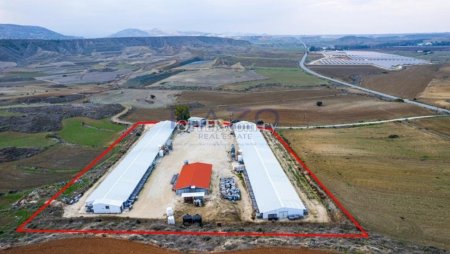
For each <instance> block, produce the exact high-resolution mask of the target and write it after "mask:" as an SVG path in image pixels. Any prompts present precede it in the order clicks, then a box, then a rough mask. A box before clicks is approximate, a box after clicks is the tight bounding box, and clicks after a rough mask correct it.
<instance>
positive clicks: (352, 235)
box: [16, 121, 369, 238]
mask: <svg viewBox="0 0 450 254" xmlns="http://www.w3.org/2000/svg"><path fill="white" fill-rule="evenodd" d="M157 122H158V121H140V122H136V123H134V124H133V125H132V126H131V127H130V128H128V129H127V131H125V132H124V133H123V134H122V135H121V136H120V137H119V138H118V139H117V140H115V141H114V142H113V143H112V144H111V145H110V146H109V147H108V148H107V149H106V150H104V151H103V152H102V153H101V154H100V155H99V156H97V158H95V159H94V160H93V161H91V162H90V163H89V164H88V165H87V166H86V167H85V168H84V169H82V170H81V171H80V172H78V174H76V175H75V177H74V178H72V180H70V181H69V182H68V183H67V184H66V185H64V187H62V188H61V189H60V190H59V191H58V192H57V193H56V194H54V195H53V196H52V197H51V198H50V199H49V200H47V201H46V202H45V203H44V204H43V205H42V206H41V207H39V209H38V210H36V211H35V212H34V213H33V214H32V215H31V216H30V217H29V218H28V219H27V220H25V221H24V222H23V223H22V224H21V225H20V226H19V227H18V228H17V229H16V232H20V233H80V234H114V235H122V234H139V235H196V236H200V235H209V236H259V237H261V236H265V237H322V238H368V237H369V234H368V233H367V231H365V230H364V228H363V227H362V226H361V225H360V224H359V223H358V221H357V220H356V219H355V218H354V217H353V215H351V214H350V212H349V211H347V209H345V207H344V206H343V205H342V204H341V202H339V200H338V199H337V198H336V197H335V196H334V195H333V194H332V193H331V192H330V191H329V190H328V188H327V187H325V185H324V184H323V183H322V182H321V181H320V180H319V178H317V176H316V175H315V174H314V173H313V172H312V171H311V170H310V169H309V168H308V166H307V165H306V164H305V163H304V162H303V160H302V159H300V157H299V156H298V155H297V154H296V153H295V152H294V150H293V149H292V148H291V147H290V146H289V144H288V143H287V142H286V141H285V140H284V139H283V138H282V137H281V136H280V135H279V134H278V133H277V132H276V131H275V130H273V129H268V130H270V131H271V133H272V134H273V135H274V136H275V137H276V138H277V139H278V141H279V142H280V143H281V144H282V145H283V146H284V147H285V148H286V150H287V151H288V152H289V153H290V154H291V155H292V156H293V157H294V159H295V160H297V162H298V163H299V164H300V165H301V166H302V167H303V168H304V169H305V170H306V171H307V172H308V174H309V175H310V176H311V178H312V179H313V180H314V181H315V182H316V183H317V184H318V185H319V187H320V188H321V189H322V190H323V191H324V192H325V193H326V194H327V195H328V197H329V198H330V199H331V200H332V201H333V202H334V204H335V205H336V206H337V207H338V208H339V209H340V210H341V211H342V212H343V213H344V215H345V216H346V217H347V218H348V219H349V220H350V221H351V222H352V223H353V224H354V225H355V227H356V228H357V229H358V230H359V231H360V233H358V234H356V233H340V234H339V233H288V232H245V231H244V232H208V231H203V232H199V231H154V230H101V229H99V230H97V229H89V230H88V229H86V230H83V229H30V228H26V226H27V225H28V224H30V223H31V221H33V220H34V219H35V218H36V217H37V216H38V215H39V214H40V213H41V212H42V211H43V210H44V209H46V208H47V207H48V206H49V205H50V203H51V202H52V201H53V200H55V199H56V198H58V197H59V196H60V195H61V194H62V193H64V192H65V191H66V190H67V188H69V187H70V186H72V185H73V184H74V183H75V182H76V181H77V180H78V179H79V178H80V177H82V176H83V175H84V174H85V173H86V172H87V171H89V170H90V169H91V168H93V167H94V166H95V165H96V164H97V163H98V162H99V161H100V160H101V159H102V158H103V157H104V156H105V155H106V154H107V153H109V152H110V151H111V150H112V149H113V148H114V147H115V146H116V145H117V144H118V143H120V142H121V141H122V140H123V139H124V138H125V137H126V136H128V135H129V134H130V133H131V132H132V131H133V130H134V129H135V128H136V127H137V126H139V125H142V124H155V123H157Z"/></svg>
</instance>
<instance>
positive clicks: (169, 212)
mask: <svg viewBox="0 0 450 254" xmlns="http://www.w3.org/2000/svg"><path fill="white" fill-rule="evenodd" d="M166 214H167V216H173V208H172V207H167V209H166Z"/></svg>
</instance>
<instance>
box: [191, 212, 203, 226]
mask: <svg viewBox="0 0 450 254" xmlns="http://www.w3.org/2000/svg"><path fill="white" fill-rule="evenodd" d="M192 223H198V224H202V216H201V215H200V214H196V215H194V216H192Z"/></svg>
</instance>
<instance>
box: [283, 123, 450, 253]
mask: <svg viewBox="0 0 450 254" xmlns="http://www.w3.org/2000/svg"><path fill="white" fill-rule="evenodd" d="M433 121H444V122H443V123H441V124H437V126H441V127H439V128H438V129H441V130H442V129H448V127H446V125H447V124H448V119H447V118H442V119H439V118H437V119H434V120H433ZM447 131H448V130H447ZM283 134H284V136H285V137H286V138H287V139H288V140H289V141H290V143H291V145H292V146H293V148H294V149H295V150H296V151H297V152H298V153H299V155H300V156H302V157H303V159H304V160H305V162H306V163H307V164H308V165H309V167H310V168H311V170H313V171H314V172H315V173H316V174H317V175H318V177H319V178H320V179H321V180H322V181H323V182H324V184H325V185H326V186H327V187H328V188H329V189H330V190H331V191H332V192H333V193H334V194H335V195H336V196H337V197H338V198H339V199H340V200H341V202H342V203H343V204H344V205H345V207H347V208H348V209H349V210H350V212H352V214H353V215H355V216H356V218H357V219H358V221H359V222H360V223H361V224H362V225H363V226H364V227H366V228H367V229H369V232H378V233H383V234H387V235H390V236H393V237H395V238H398V239H402V240H407V241H414V242H420V243H422V244H429V245H432V246H440V247H443V248H449V247H450V242H449V239H450V230H448V229H449V228H450V226H449V225H450V217H449V216H448V209H447V208H448V207H449V206H450V203H449V199H448V196H449V195H450V192H449V189H448V188H447V187H446V186H448V185H449V183H450V171H449V167H448V165H450V157H449V153H448V152H447V151H448V150H449V149H450V141H449V139H443V138H442V136H441V135H437V134H436V133H432V132H430V131H427V130H421V129H419V128H417V126H414V125H410V124H400V123H389V124H383V125H377V126H367V127H358V128H349V129H317V130H306V131H305V130H301V131H285V132H283ZM392 134H396V135H398V136H399V137H398V138H389V135H392Z"/></svg>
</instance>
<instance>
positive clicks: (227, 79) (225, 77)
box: [150, 68, 266, 89]
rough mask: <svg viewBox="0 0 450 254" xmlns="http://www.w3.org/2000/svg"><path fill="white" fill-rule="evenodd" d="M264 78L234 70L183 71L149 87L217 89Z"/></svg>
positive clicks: (248, 72) (248, 71)
mask: <svg viewBox="0 0 450 254" xmlns="http://www.w3.org/2000/svg"><path fill="white" fill-rule="evenodd" d="M263 79H266V77H264V76H262V75H259V74H257V73H256V72H255V71H252V70H234V69H231V68H213V69H199V70H194V71H183V72H181V73H178V74H176V75H173V76H171V77H169V78H166V79H164V80H162V81H159V82H157V83H155V84H152V85H151V86H150V87H162V88H166V89H175V88H181V89H182V88H191V89H192V88H196V87H197V88H207V89H212V88H217V87H219V86H221V85H225V84H231V83H237V82H244V81H252V80H263Z"/></svg>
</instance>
